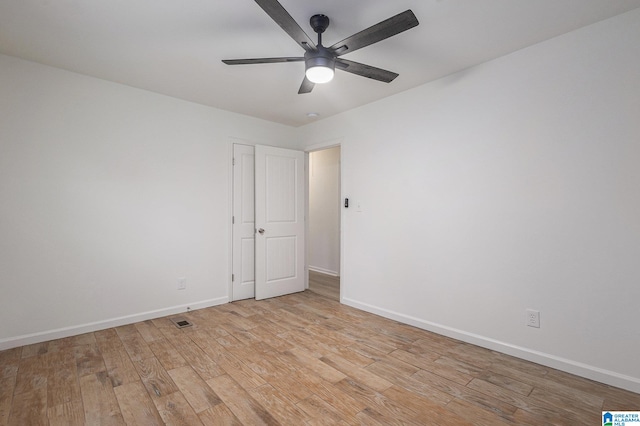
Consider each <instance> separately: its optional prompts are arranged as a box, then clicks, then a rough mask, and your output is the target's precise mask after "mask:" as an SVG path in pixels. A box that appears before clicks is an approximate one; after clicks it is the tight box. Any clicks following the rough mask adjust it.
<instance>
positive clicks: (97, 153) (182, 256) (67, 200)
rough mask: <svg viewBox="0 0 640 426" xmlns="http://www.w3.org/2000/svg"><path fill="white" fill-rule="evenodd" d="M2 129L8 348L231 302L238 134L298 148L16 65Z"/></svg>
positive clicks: (266, 131)
mask: <svg viewBox="0 0 640 426" xmlns="http://www.w3.org/2000/svg"><path fill="white" fill-rule="evenodd" d="M0 120H1V122H0V286H1V291H0V324H1V325H0V349H4V348H7V347H12V346H18V345H20V344H24V343H29V342H33V341H41V340H47V339H49V338H53V337H60V336H62V335H71V334H77V333H79V332H82V331H86V330H91V329H96V328H104V327H107V326H110V325H114V324H118V323H126V322H133V321H135V320H139V319H142V318H148V317H157V316H161V315H164V314H167V313H172V312H176V311H184V310H185V309H186V306H190V307H192V308H197V307H203V306H207V305H213V304H218V303H224V302H226V301H227V300H228V297H229V294H228V293H229V277H230V274H231V272H230V264H229V263H230V250H229V249H230V159H231V150H230V149H231V141H232V138H231V137H236V138H241V139H244V140H248V141H252V142H259V143H263V144H269V145H281V146H282V145H287V144H288V145H289V146H291V143H292V141H293V139H292V138H291V134H292V129H291V128H289V127H285V126H281V125H278V124H273V123H268V122H265V121H261V120H257V119H253V118H249V117H245V116H241V115H238V114H233V113H228V112H223V111H220V110H216V109H212V108H209V107H204V106H201V105H196V104H192V103H188V102H184V101H180V100H177V99H172V98H169V97H166V96H161V95H157V94H153V93H150V92H145V91H142V90H137V89H133V88H130V87H126V86H122V85H118V84H114V83H109V82H105V81H102V80H98V79H94V78H89V77H85V76H82V75H78V74H73V73H70V72H66V71H62V70H59V69H55V68H50V67H45V66H42V65H38V64H35V63H31V62H26V61H22V60H19V59H16V58H12V57H8V56H0ZM178 277H186V279H187V289H186V290H184V291H178V290H177V278H178Z"/></svg>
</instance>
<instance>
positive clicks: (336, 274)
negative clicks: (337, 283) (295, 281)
mask: <svg viewBox="0 0 640 426" xmlns="http://www.w3.org/2000/svg"><path fill="white" fill-rule="evenodd" d="M308 268H309V270H310V271H313V272H320V273H321V274H326V275H331V276H332V277H337V276H339V275H340V273H339V272H336V271H330V270H329V269H324V268H320V267H319V266H311V265H309V266H308Z"/></svg>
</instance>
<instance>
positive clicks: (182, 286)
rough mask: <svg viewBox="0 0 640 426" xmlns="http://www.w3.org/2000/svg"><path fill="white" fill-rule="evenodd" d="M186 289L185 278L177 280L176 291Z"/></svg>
mask: <svg viewBox="0 0 640 426" xmlns="http://www.w3.org/2000/svg"><path fill="white" fill-rule="evenodd" d="M186 288H187V279H186V278H184V277H183V278H178V290H186Z"/></svg>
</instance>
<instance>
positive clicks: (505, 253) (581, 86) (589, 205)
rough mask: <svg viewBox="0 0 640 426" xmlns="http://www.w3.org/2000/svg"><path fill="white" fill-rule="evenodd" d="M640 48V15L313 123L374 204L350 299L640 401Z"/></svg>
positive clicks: (347, 238) (356, 196) (360, 237)
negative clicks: (532, 313) (336, 144)
mask: <svg viewBox="0 0 640 426" xmlns="http://www.w3.org/2000/svg"><path fill="white" fill-rule="evenodd" d="M638 40H640V10H635V11H632V12H630V13H627V14H625V15H621V16H619V17H615V18H613V19H610V20H607V21H603V22H601V23H597V24H595V25H592V26H589V27H586V28H583V29H581V30H578V31H575V32H572V33H569V34H566V35H564V36H561V37H558V38H555V39H552V40H549V41H547V42H544V43H541V44H538V45H535V46H532V47H530V48H527V49H524V50H521V51H518V52H515V53H513V54H511V55H508V56H506V57H503V58H500V59H497V60H494V61H491V62H488V63H485V64H483V65H481V66H477V67H474V68H471V69H468V70H465V71H463V72H460V73H458V74H455V75H451V76H449V77H447V78H443V79H441V80H439V81H436V82H433V83H431V84H427V85H425V86H422V87H419V88H417V89H414V90H410V91H407V92H404V93H402V94H399V95H397V96H394V97H391V98H387V99H385V100H382V101H379V102H376V103H373V104H369V105H367V106H364V107H361V108H359V109H357V110H352V111H350V112H347V113H344V114H341V115H339V116H336V117H333V118H328V119H325V120H322V121H319V122H317V123H313V124H310V125H307V126H305V127H303V128H301V129H299V135H300V138H307V139H306V140H305V143H306V144H307V145H314V144H318V143H320V142H321V141H322V140H330V139H338V138H340V139H342V141H343V142H342V179H343V195H344V196H345V197H349V198H350V199H351V200H361V203H362V210H363V211H362V213H357V212H356V211H355V210H353V209H348V210H344V209H343V213H342V214H343V216H342V226H343V238H344V243H343V244H344V245H343V250H344V265H343V270H342V272H343V275H342V280H341V284H342V295H343V301H344V302H346V303H348V304H350V305H353V306H357V307H361V308H364V309H365V310H369V311H372V312H377V313H380V314H383V315H386V316H388V317H392V318H396V319H399V320H401V321H404V322H407V323H411V324H415V325H417V326H420V327H424V328H426V329H431V330H435V331H437V332H440V333H444V334H447V335H450V336H454V337H457V338H461V339H463V340H466V341H470V342H473V343H478V344H480V345H483V346H486V347H490V348H494V349H497V350H500V351H503V352H507V353H511V354H515V355H517V356H520V357H523V358H527V359H531V360H534V361H537V362H541V363H544V364H547V365H550V366H555V367H558V368H561V369H564V370H567V371H571V372H574V373H577V374H581V375H583V376H587V377H591V378H594V379H596V380H600V381H604V382H607V383H611V384H614V385H617V386H622V387H625V388H627V389H631V390H634V391H636V392H640V363H639V362H638V354H640V327H638V325H639V324H640V323H639V322H638V311H639V309H638V301H639V300H640V285H639V283H640V261H639V259H640V167H639V166H638V165H639V164H640V120H639V119H640V71H639V70H640V43H638ZM450 53H451V54H455V52H450ZM400 78H402V76H400ZM371 84H372V85H374V84H375V83H371ZM372 89H373V86H372ZM318 135H321V136H318ZM527 308H532V309H537V310H539V311H540V312H541V324H542V326H541V328H540V329H535V328H530V327H526V326H525V325H524V322H525V315H524V314H525V309H527Z"/></svg>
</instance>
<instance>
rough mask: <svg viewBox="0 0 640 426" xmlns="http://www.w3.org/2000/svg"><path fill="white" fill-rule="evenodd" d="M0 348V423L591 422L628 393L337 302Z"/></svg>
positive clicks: (235, 309) (635, 405)
mask: <svg viewBox="0 0 640 426" xmlns="http://www.w3.org/2000/svg"><path fill="white" fill-rule="evenodd" d="M181 316H183V317H186V318H187V319H189V320H190V321H191V322H193V324H194V325H193V327H188V328H184V329H178V328H176V327H175V326H174V324H173V323H172V322H171V321H170V320H169V318H168V317H165V318H160V319H156V320H151V321H145V322H141V323H137V324H132V325H127V326H123V327H117V328H111V329H107V330H102V331H98V332H95V333H88V334H84V335H80V336H75V337H70V338H66V339H60V340H55V341H50V342H46V343H40V344H35V345H29V346H24V347H19V348H14V349H10V350H7V351H3V352H0V425H21V426H23V425H46V424H50V425H57V424H60V425H82V424H108V425H121V424H130V425H160V424H176V425H190V426H192V425H199V424H204V425H217V424H224V425H259V424H267V425H278V424H281V425H305V424H307V425H317V424H318V425H323V424H339V425H390V424H391V425H393V424H420V425H425V424H435V425H492V426H493V425H507V424H525V425H546V424H560V425H588V424H591V425H595V424H601V420H600V415H601V410H603V409H607V410H639V409H640V395H639V394H635V393H631V392H627V391H623V390H620V389H616V388H613V387H610V386H606V385H603V384H599V383H595V382H592V381H589V380H586V379H582V378H579V377H576V376H572V375H570V374H567V373H563V372H560V371H557V370H553V369H550V368H547V367H543V366H540V365H536V364H533V363H530V362H526V361H522V360H519V359H516V358H513V357H510V356H507V355H503V354H499V353H496V352H492V351H489V350H486V349H482V348H479V347H477V346H473V345H469V344H466V343H462V342H459V341H456V340H452V339H449V338H445V337H442V336H439V335H436V334H432V333H429V332H426V331H423V330H419V329H416V328H413V327H410V326H407V325H403V324H400V323H397V322H394V321H390V320H387V319H384V318H380V317H378V316H375V315H372V314H368V313H366V312H362V311H358V310H356V309H353V308H350V307H347V306H344V305H340V304H339V303H338V302H336V301H335V300H331V299H330V298H328V297H324V296H321V295H320V294H319V293H315V292H313V291H306V292H303V293H298V294H294V295H289V296H284V297H279V298H275V299H270V300H265V301H260V302H256V301H254V300H245V301H241V302H235V303H231V304H227V305H222V306H217V307H214V308H208V309H202V310H198V311H193V312H191V313H188V314H184V315H181Z"/></svg>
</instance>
